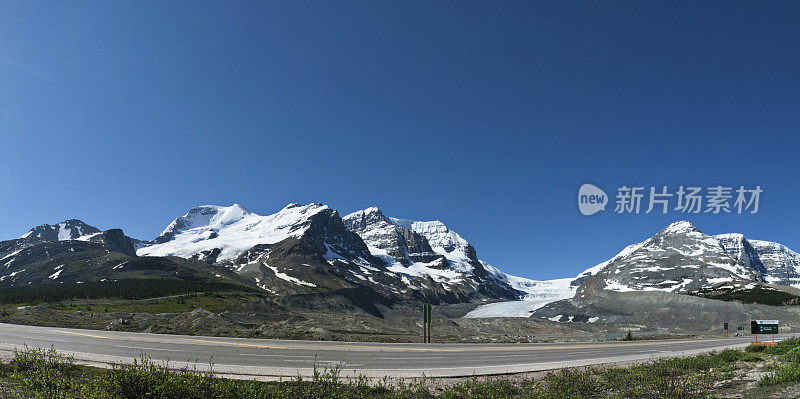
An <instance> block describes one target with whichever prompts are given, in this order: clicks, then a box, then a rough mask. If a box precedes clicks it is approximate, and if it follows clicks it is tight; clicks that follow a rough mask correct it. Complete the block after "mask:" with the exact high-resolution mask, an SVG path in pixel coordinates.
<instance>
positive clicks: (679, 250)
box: [0, 204, 800, 321]
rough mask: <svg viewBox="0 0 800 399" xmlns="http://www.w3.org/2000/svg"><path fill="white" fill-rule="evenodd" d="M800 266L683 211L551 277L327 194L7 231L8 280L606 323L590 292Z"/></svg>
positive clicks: (431, 227)
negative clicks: (347, 208) (118, 223)
mask: <svg viewBox="0 0 800 399" xmlns="http://www.w3.org/2000/svg"><path fill="white" fill-rule="evenodd" d="M798 267H800V255H798V254H797V253H796V252H794V251H792V250H790V249H788V248H786V247H785V246H784V245H781V244H778V243H774V242H768V241H761V240H752V239H748V238H745V237H744V236H743V235H741V234H721V235H713V236H712V235H706V234H704V233H702V232H701V231H700V230H699V229H697V227H695V226H694V225H692V224H691V223H690V222H688V221H679V222H675V223H673V224H671V225H669V226H667V227H666V228H664V229H663V230H661V231H659V232H657V233H656V234H655V235H654V236H652V237H651V238H649V239H647V240H645V241H643V242H640V243H637V244H632V245H630V246H628V247H626V248H625V249H623V250H622V251H621V252H620V253H619V254H617V255H616V256H614V257H613V258H611V259H609V260H607V261H605V262H602V263H600V264H598V265H596V266H594V267H591V268H588V269H587V270H586V271H584V272H583V273H580V274H579V275H577V276H574V277H570V278H563V279H555V280H545V281H539V280H532V279H528V278H523V277H517V276H512V275H509V274H506V273H504V272H502V271H501V270H500V269H499V268H496V267H494V266H492V265H490V264H488V263H487V262H485V261H483V260H481V259H480V258H478V255H477V251H476V249H475V248H474V247H473V246H472V245H471V244H470V243H469V242H468V241H467V240H466V239H464V238H463V237H462V236H461V235H459V234H458V233H456V232H454V231H452V230H450V229H449V228H448V227H447V226H446V225H445V224H444V223H442V222H440V221H413V220H406V219H399V218H394V217H389V216H385V215H384V214H383V212H382V211H381V210H380V209H378V208H376V207H370V208H366V209H364V210H361V211H357V212H354V213H351V214H349V215H346V216H344V217H341V216H340V215H339V214H338V212H337V211H336V210H335V209H332V208H330V207H328V206H327V205H323V204H307V205H300V204H289V205H287V206H286V207H284V208H283V209H281V210H280V211H278V212H277V213H274V214H271V215H266V216H262V215H258V214H256V213H253V212H251V211H249V210H247V209H245V208H244V207H242V206H240V205H237V204H234V205H232V206H227V207H222V206H212V205H205V206H198V207H194V208H192V209H190V210H189V211H188V212H187V213H186V214H185V215H183V216H180V217H177V218H175V219H174V220H173V221H172V222H171V223H170V224H169V225H167V227H166V228H165V229H164V230H163V231H162V233H161V234H159V235H158V237H156V238H154V239H152V240H138V239H133V238H130V237H128V236H126V235H125V234H124V233H123V232H122V230H119V229H111V230H106V231H101V230H100V229H98V228H96V227H93V226H90V225H88V224H86V223H84V222H82V221H80V220H76V219H71V220H66V221H64V222H61V223H57V224H54V225H41V226H37V227H34V228H32V229H31V230H30V231H28V232H27V233H25V234H23V235H22V236H21V237H20V238H18V239H14V240H8V241H2V242H0V287H7V288H20V287H31V286H54V285H61V286H63V285H64V284H67V285H75V284H88V283H97V282H105V281H136V282H142V281H152V280H153V279H160V280H165V279H166V280H168V281H184V282H185V281H189V282H194V283H196V284H201V283H202V284H205V285H204V287H210V286H213V285H218V286H220V287H225V288H227V289H241V290H251V291H257V292H261V293H262V294H264V295H266V296H267V297H269V298H271V300H274V301H275V302H276V303H278V304H280V305H281V306H286V307H288V308H303V309H315V310H323V311H324V310H326V309H330V308H331V307H334V308H335V309H337V310H344V311H353V312H366V313H368V314H371V315H374V316H378V317H383V315H384V314H385V313H386V312H387V311H388V310H391V309H393V308H395V307H398V306H406V305H413V304H415V303H418V302H431V303H435V304H470V305H471V306H470V307H467V308H464V309H465V310H464V312H462V313H461V315H463V314H464V313H466V317H498V316H513V317H529V316H533V317H543V318H548V319H554V320H555V321H562V318H563V319H565V320H572V321H579V320H585V321H592V320H594V321H599V320H607V318H606V319H603V318H602V317H600V316H596V315H590V314H589V313H591V312H589V311H587V310H586V307H585V306H584V305H585V304H582V303H581V302H580V301H582V300H588V299H587V298H592V297H598V296H603V295H606V293H608V292H617V293H626V292H666V293H672V294H688V293H694V292H698V291H701V290H708V289H713V288H715V287H720V286H724V285H726V284H738V285H741V286H748V285H750V286H753V285H765V286H766V285H778V286H787V287H800V274H799V273H800V269H798ZM147 279H151V280H147ZM570 301H571V302H570ZM554 312H558V314H557V316H560V317H558V318H556V317H555V316H556V315H554ZM568 313H572V314H573V316H572V319H569V316H565V314H568ZM599 313H602V312H599Z"/></svg>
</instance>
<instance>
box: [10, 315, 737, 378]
mask: <svg viewBox="0 0 800 399" xmlns="http://www.w3.org/2000/svg"><path fill="white" fill-rule="evenodd" d="M751 341H752V337H750V336H745V337H739V338H717V339H680V340H659V341H632V342H583V343H553V344H538V343H536V344H384V343H359V342H322V341H288V340H274V339H240V338H224V337H202V336H184V335H161V334H145V333H129V332H117V331H95V330H78V329H68V328H53V327H31V326H21V325H13V324H0V350H3V351H6V352H7V351H9V350H12V349H13V348H22V347H24V345H28V346H29V347H39V348H46V349H49V348H51V347H52V348H55V349H56V350H58V351H60V352H62V353H66V354H72V355H73V356H74V357H75V359H76V360H78V361H80V362H81V363H85V364H93V365H99V366H108V365H109V364H111V363H121V362H130V361H132V359H134V358H138V357H140V356H141V355H142V354H147V355H148V356H149V357H150V358H151V359H153V360H154V361H156V362H159V363H160V362H163V361H168V362H169V363H168V364H169V365H170V366H173V367H184V366H190V367H196V368H197V369H198V370H207V369H208V368H209V367H210V366H211V367H213V370H214V371H215V372H217V373H219V374H221V375H225V376H229V377H240V378H258V379H275V378H277V377H283V378H291V377H294V376H298V375H302V376H304V377H308V376H310V375H312V374H313V370H314V366H315V365H316V367H317V368H318V369H319V370H323V369H325V368H326V367H328V368H331V367H336V366H338V367H340V368H341V376H343V377H347V376H358V375H363V376H366V377H383V376H387V375H388V376H392V377H421V376H423V375H425V376H428V377H458V376H472V375H490V374H504V373H517V372H526V371H540V370H549V369H555V368H560V367H575V366H584V365H590V364H600V363H610V362H625V361H640V360H648V359H652V358H656V357H664V356H682V355H691V354H696V353H701V352H707V351H710V350H714V349H723V348H727V347H744V346H745V345H747V344H748V343H749V342H751ZM212 365H213V366H212Z"/></svg>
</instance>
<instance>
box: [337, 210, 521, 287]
mask: <svg viewBox="0 0 800 399" xmlns="http://www.w3.org/2000/svg"><path fill="white" fill-rule="evenodd" d="M344 222H345V224H346V225H347V227H348V228H349V229H351V230H353V231H355V232H356V233H358V235H360V236H361V238H362V239H363V240H364V241H365V242H366V243H367V246H368V247H369V250H370V252H371V253H372V254H374V255H376V256H378V257H380V258H382V259H383V260H385V261H386V263H387V264H388V265H389V266H388V269H389V270H391V271H393V272H396V273H401V274H405V275H409V276H416V277H426V278H430V279H432V280H434V281H436V282H439V283H442V284H444V285H445V286H448V287H453V286H457V285H463V284H468V285H469V286H472V287H475V289H477V290H478V291H479V292H480V293H481V294H483V295H486V296H488V297H490V298H497V299H519V298H522V297H523V296H524V295H525V291H524V290H523V289H520V288H517V287H516V286H513V285H512V284H511V283H510V282H511V279H510V278H509V277H511V278H513V279H517V280H519V279H518V278H516V277H513V276H507V275H505V274H504V273H502V272H500V271H499V270H497V269H495V268H493V267H491V266H490V265H488V264H485V263H484V262H482V261H481V260H479V259H478V256H477V254H476V252H475V248H473V247H472V245H470V243H469V242H467V240H465V239H463V238H462V237H461V236H460V235H458V234H457V233H456V232H454V231H452V230H450V229H449V228H447V226H445V225H444V224H443V223H442V222H439V221H431V222H417V221H413V220H405V219H397V218H390V217H386V216H385V215H384V214H383V212H381V211H380V209H378V208H375V207H371V208H367V209H364V210H362V211H357V212H354V213H351V214H349V215H347V216H345V217H344ZM517 280H514V281H515V282H517ZM521 283H523V285H524V282H521ZM529 286H530V285H529Z"/></svg>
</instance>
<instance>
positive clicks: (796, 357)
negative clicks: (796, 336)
mask: <svg viewBox="0 0 800 399" xmlns="http://www.w3.org/2000/svg"><path fill="white" fill-rule="evenodd" d="M783 359H784V360H786V361H787V362H792V363H800V347H797V348H794V349H792V350H790V351H789V352H786V354H785V355H783Z"/></svg>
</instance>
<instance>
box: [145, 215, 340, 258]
mask: <svg viewBox="0 0 800 399" xmlns="http://www.w3.org/2000/svg"><path fill="white" fill-rule="evenodd" d="M328 209H329V208H328V207H327V206H325V205H321V204H309V205H306V206H300V205H299V204H289V205H287V206H286V207H285V208H283V209H281V210H280V211H279V212H278V213H275V214H272V215H267V216H261V215H258V214H255V213H253V212H250V211H248V210H247V209H245V208H244V207H242V206H240V205H238V204H234V205H231V206H228V207H222V206H215V205H203V206H197V207H194V208H192V209H190V210H189V212H187V213H186V214H185V215H183V216H181V217H179V218H176V219H175V220H173V221H172V223H170V224H169V226H167V228H166V229H164V231H163V232H162V233H161V234H160V235H159V236H158V237H156V238H155V239H154V240H153V241H152V243H153V245H149V246H144V247H142V248H139V249H138V250H137V251H136V253H137V254H138V255H140V256H180V257H183V258H200V259H203V260H208V261H210V262H214V261H216V260H226V259H233V258H235V257H236V256H238V255H239V254H241V253H242V252H244V251H245V250H248V249H250V248H252V247H254V246H256V245H258V244H275V243H277V242H279V241H282V240H285V239H287V238H289V237H298V236H300V235H302V234H303V232H304V231H305V230H306V229H308V227H309V225H310V221H311V218H312V217H313V216H314V215H316V214H318V213H320V212H323V211H326V210H328Z"/></svg>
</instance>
